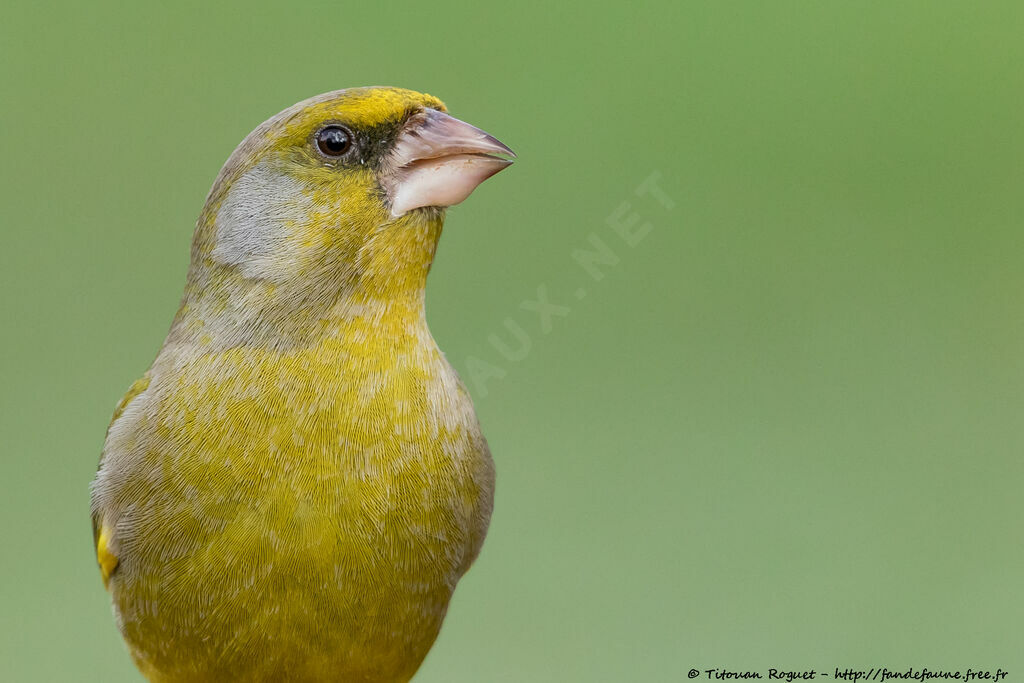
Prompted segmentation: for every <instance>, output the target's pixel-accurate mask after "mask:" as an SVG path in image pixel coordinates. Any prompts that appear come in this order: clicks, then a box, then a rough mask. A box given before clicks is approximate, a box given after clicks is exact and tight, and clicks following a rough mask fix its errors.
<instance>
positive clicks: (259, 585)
mask: <svg viewBox="0 0 1024 683" xmlns="http://www.w3.org/2000/svg"><path fill="white" fill-rule="evenodd" d="M424 106H429V107H435V108H443V105H442V104H441V103H440V101H439V100H437V99H436V98H433V97H431V96H429V95H421V94H418V93H414V92H412V91H407V90H398V89H383V88H375V89H356V90H352V91H340V92H337V93H331V94H330V95H327V96H321V97H320V98H314V99H313V100H309V101H307V102H305V103H300V104H299V105H296V107H293V108H291V109H289V110H286V111H285V112H282V114H280V115H278V116H277V117H274V118H273V119H271V120H270V121H268V122H267V123H265V124H264V125H263V126H261V127H259V128H257V129H256V131H254V132H253V134H252V135H250V136H249V137H248V138H247V139H246V140H245V141H244V142H243V143H242V144H241V145H240V146H239V148H238V149H237V150H236V151H235V153H234V154H233V155H232V158H231V159H229V160H228V162H227V163H226V164H225V166H224V169H223V170H222V171H221V175H220V176H219V177H218V179H217V181H216V182H215V184H214V187H213V189H212V190H211V193H210V196H209V197H208V199H207V204H206V207H205V208H204V210H203V213H202V214H201V216H200V219H199V223H198V225H197V227H196V232H195V238H194V242H193V251H192V265H191V268H190V271H189V276H188V282H187V284H186V287H185V294H184V297H183V300H182V304H181V307H180V309H179V311H178V314H177V315H176V317H175V319H174V323H173V325H172V328H171V331H170V333H169V334H168V337H167V340H166V341H165V343H164V346H163V348H162V349H161V351H160V353H159V355H158V357H157V358H156V360H155V361H154V363H153V365H152V366H151V368H150V369H149V371H148V372H147V373H146V375H145V376H144V377H143V378H142V379H140V380H139V381H137V382H136V383H135V384H134V385H133V386H132V387H131V389H130V390H129V392H128V394H127V395H126V396H125V398H124V399H123V400H122V402H121V403H120V404H119V405H118V408H117V410H116V412H115V414H114V419H113V421H112V422H111V425H110V428H109V430H108V435H107V441H106V444H105V446H104V452H103V459H102V461H101V465H100V470H99V472H98V474H97V478H96V481H95V482H94V484H93V506H92V512H93V520H94V528H97V529H98V530H99V532H98V537H97V557H98V561H99V564H100V568H101V572H102V575H103V580H104V582H105V583H108V584H109V589H110V592H111V595H112V598H113V602H114V607H115V610H116V612H117V615H118V624H119V627H120V628H121V632H122V635H123V636H124V638H125V640H126V642H127V643H128V645H129V649H130V651H131V653H132V656H133V658H134V659H135V661H136V663H137V664H138V666H139V668H140V670H141V671H142V672H143V673H144V674H145V675H146V677H147V678H148V679H149V680H150V681H166V682H171V683H202V682H210V683H212V682H218V683H224V682H231V681H246V682H270V681H298V682H309V683H314V682H324V681H339V682H341V681H362V682H373V683H377V682H380V683H385V682H399V681H408V680H409V679H410V678H411V677H412V675H413V674H414V673H415V671H416V669H417V668H418V667H419V665H420V663H421V662H422V660H423V657H424V656H425V655H426V653H427V651H428V650H429V649H430V647H431V645H432V643H433V642H434V639H435V638H436V636H437V633H438V631H439V629H440V627H441V623H442V620H443V618H444V615H445V612H446V610H447V605H448V601H449V599H450V597H451V595H452V591H453V590H454V589H455V585H456V583H457V582H458V580H459V578H460V577H461V576H462V574H463V573H464V572H465V571H466V570H467V569H468V568H469V566H470V564H471V563H472V562H473V560H474V558H475V557H476V555H477V554H478V552H479V550H480V547H481V545H482V543H483V539H484V535H485V533H486V530H487V526H488V523H489V520H490V514H491V507H492V503H493V486H494V470H493V464H492V461H491V457H490V453H489V451H488V448H487V443H486V441H485V440H484V437H483V435H482V434H481V432H480V427H479V424H478V422H477V419H476V416H475V413H474V411H473V407H472V404H471V402H470V399H469V396H468V394H467V392H466V391H465V389H464V387H463V386H462V384H461V382H460V381H459V379H458V377H457V376H456V375H455V372H454V371H453V370H452V368H451V366H450V365H449V364H448V362H447V361H446V360H445V358H444V355H443V354H442V353H441V352H440V350H439V349H438V348H437V345H436V344H435V342H434V340H433V338H432V337H431V335H430V331H429V329H428V328H427V324H426V320H425V316H424V309H423V293H424V287H425V283H426V276H427V272H428V271H429V269H430V265H431V262H432V260H433V256H434V250H435V248H436V245H437V241H438V239H439V237H440V233H441V226H442V213H441V212H440V211H439V210H436V209H429V210H422V211H414V212H410V213H409V214H406V215H404V216H402V217H401V218H398V219H392V218H390V216H389V212H388V207H387V206H386V205H385V203H384V200H383V199H382V196H381V190H380V187H379V184H378V182H377V179H376V177H375V173H376V169H377V168H378V167H379V164H377V163H376V162H378V161H379V160H375V159H367V160H366V161H365V163H352V164H349V165H347V166H343V165H337V164H334V165H332V164H331V163H328V162H325V160H324V159H323V158H320V157H318V156H317V155H316V151H315V149H314V148H313V147H312V146H311V145H310V144H309V139H310V136H312V135H314V134H315V132H316V130H318V128H319V126H321V125H323V124H324V122H340V123H342V124H344V125H346V126H348V127H350V128H351V129H353V130H357V131H361V132H362V131H365V134H366V136H367V138H366V139H368V140H373V139H374V138H373V136H375V135H384V136H387V135H388V134H389V130H390V129H389V126H399V125H401V124H402V122H404V121H405V120H406V119H407V118H408V116H409V115H410V114H411V113H414V112H415V111H418V110H419V108H422V107H424ZM392 132H393V131H392ZM268 188H269V189H268ZM111 548H115V549H116V552H117V555H116V556H115V554H114V553H113V552H112V550H111ZM115 569H116V570H117V571H116V572H115V571H114V570H115Z"/></svg>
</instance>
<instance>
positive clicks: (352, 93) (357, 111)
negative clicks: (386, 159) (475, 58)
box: [271, 88, 445, 142]
mask: <svg viewBox="0 0 1024 683" xmlns="http://www.w3.org/2000/svg"><path fill="white" fill-rule="evenodd" d="M423 107H430V108H433V109H440V110H441V111H445V106H444V103H443V102H442V101H441V100H439V99H437V98H436V97H434V96H433V95H427V94H425V93H418V92H416V91H414V90H405V89H403V88H350V89H348V90H341V91H338V92H334V93H328V94H326V95H320V96H319V97H314V98H312V99H310V100H306V101H305V102H300V103H299V104H297V105H295V106H294V107H292V109H291V111H290V112H289V113H290V114H291V115H290V116H286V117H285V118H284V120H283V121H282V122H281V123H282V127H281V129H279V130H278V131H277V135H276V136H275V137H277V138H278V139H279V140H281V141H282V142H283V141H286V140H295V139H297V138H299V139H301V138H305V137H306V136H308V135H309V134H310V133H311V132H312V130H313V129H315V128H318V127H319V126H321V125H322V124H323V123H324V122H326V121H338V122H340V123H344V124H347V125H349V126H351V127H353V128H359V129H369V128H375V127H377V126H380V125H384V124H388V123H398V122H399V121H401V120H402V119H403V118H405V116H406V115H407V114H408V113H409V112H410V111H413V110H416V109H421V108H423ZM271 135H274V133H273V132H271Z"/></svg>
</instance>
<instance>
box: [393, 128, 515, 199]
mask: <svg viewBox="0 0 1024 683" xmlns="http://www.w3.org/2000/svg"><path fill="white" fill-rule="evenodd" d="M494 155H501V156H494ZM502 157H515V153H514V152H513V151H512V150H511V149H509V148H508V147H507V146H505V145H504V144H502V143H501V142H499V141H498V140H497V139H496V138H494V137H492V136H491V135H488V134H487V133H485V132H484V131H482V130H480V129H479V128H477V127H476V126H471V125H470V124H468V123H466V122H464V121H460V120H458V119H457V118H454V117H452V116H448V114H445V113H443V112H440V111H437V110H436V109H424V110H423V111H422V112H420V113H418V114H416V115H415V116H413V117H412V118H410V119H409V121H407V122H406V124H405V126H404V127H403V129H402V132H401V133H399V136H398V139H397V140H396V141H395V145H394V148H393V149H392V151H391V154H390V156H389V158H388V160H387V163H386V170H385V171H384V173H383V174H382V175H381V184H382V185H383V187H384V189H385V191H386V192H387V194H388V198H389V200H390V201H391V215H392V216H394V217H398V216H401V215H403V214H405V213H407V212H409V211H412V210H413V209H418V208H420V207H424V206H454V205H455V204H458V203H459V202H461V201H463V200H464V199H465V198H466V197H468V196H469V195H470V194H472V192H473V190H475V189H476V188H477V186H478V185H479V184H480V183H482V182H483V181H485V180H487V179H488V178H490V177H491V176H492V175H494V174H495V173H497V172H498V171H500V170H502V169H503V168H507V167H508V166H510V165H511V164H512V160H511V159H506V158H502Z"/></svg>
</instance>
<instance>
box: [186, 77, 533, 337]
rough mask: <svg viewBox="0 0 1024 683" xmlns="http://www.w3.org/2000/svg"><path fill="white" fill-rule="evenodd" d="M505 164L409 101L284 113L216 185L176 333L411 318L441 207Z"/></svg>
mask: <svg viewBox="0 0 1024 683" xmlns="http://www.w3.org/2000/svg"><path fill="white" fill-rule="evenodd" d="M512 156H514V154H513V152H512V150H510V149H509V148H508V147H506V146H505V145H504V144H502V143H501V142H499V141H498V140H496V139H495V138H493V137H492V136H490V135H488V134H487V133H485V132H484V131H482V130H480V129H479V128H476V127H474V126H472V125H470V124H468V123H465V122H463V121H460V120H458V119H456V118H454V117H452V116H450V115H449V114H448V113H447V110H446V108H445V105H444V104H443V103H442V102H441V101H440V100H439V99H437V98H436V97H433V96H431V95H426V94H421V93H417V92H413V91H411V90H403V89H398V88H383V87H375V88H353V89H348V90H340V91H336V92H331V93H326V94H324V95H319V96H317V97H314V98H311V99H308V100H305V101H303V102H300V103H298V104H296V105H294V106H292V107H289V108H288V109H286V110H284V111H282V112H281V113H279V114H277V115H276V116H274V117H272V118H270V119H269V120H267V121H266V122H264V123H263V124H261V125H260V126H258V127H257V128H256V129H255V130H254V131H253V132H252V133H250V134H249V135H248V136H247V137H246V138H245V140H243V141H242V143H241V144H240V145H239V146H238V147H237V148H236V149H235V151H234V153H233V154H232V155H231V157H230V158H229V159H228V161H227V162H226V163H225V165H224V167H223V168H222V169H221V172H220V174H219V176H218V177H217V180H216V181H215V182H214V184H213V187H212V189H211V190H210V194H209V196H208V197H207V201H206V205H205V207H204V209H203V212H202V214H201V215H200V218H199V222H198V224H197V228H196V233H195V237H194V239H193V247H192V264H191V267H190V271H189V282H188V285H187V286H186V292H185V297H184V301H183V306H182V312H180V313H179V316H178V319H176V325H175V327H176V329H180V330H186V329H192V330H193V331H197V330H199V329H200V328H205V332H203V333H205V334H207V335H208V336H209V335H210V334H211V333H212V332H213V331H214V330H216V331H217V332H219V333H220V334H221V336H223V335H225V334H228V336H232V335H230V334H229V333H231V332H232V331H234V332H235V333H236V334H235V335H234V336H237V333H238V332H239V331H240V330H245V331H247V332H250V333H256V332H258V331H259V330H261V329H262V330H263V331H264V332H265V333H271V332H273V331H275V330H276V331H278V332H280V331H282V330H284V331H287V330H288V329H290V327H289V326H290V325H292V324H293V323H295V320H296V319H300V320H303V319H304V320H313V321H317V320H322V319H324V318H325V317H330V316H331V315H334V314H337V313H338V312H339V311H340V310H342V309H345V310H348V311H351V310H363V311H365V310H367V309H371V310H372V309H375V308H382V307H383V308H387V309H396V308H401V307H403V306H407V307H408V306H411V307H413V308H416V307H417V306H419V307H420V308H421V307H422V296H423V289H424V286H425V281H426V275H427V272H428V271H429V269H430V265H431V263H432V261H433V256H434V250H435V248H436V245H437V241H438V238H439V237H440V233H441V226H442V222H443V217H444V209H445V207H448V206H452V205H454V204H458V203H459V202H461V201H462V200H464V199H465V198H466V197H468V196H469V194H470V193H471V192H472V191H473V190H474V189H475V188H476V187H477V186H478V185H479V184H480V183H482V182H483V181H484V180H486V179H487V178H489V177H490V176H492V175H494V174H495V173H497V172H498V171H500V170H502V169H503V168H505V167H507V166H508V165H509V164H511V163H512V162H511V160H510V159H509V157H512ZM310 324H313V323H310ZM292 332H293V333H297V332H298V330H292ZM197 333H198V332H197Z"/></svg>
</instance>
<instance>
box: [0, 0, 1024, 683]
mask: <svg viewBox="0 0 1024 683" xmlns="http://www.w3.org/2000/svg"><path fill="white" fill-rule="evenodd" d="M3 15H4V16H3V21H2V24H0V74H2V90H0V93H2V104H0V124H2V125H0V140H2V147H0V150H2V158H0V174H2V178H0V180H2V182H0V206H2V207H3V219H2V231H3V233H2V237H3V247H2V249H0V278H2V292H3V294H2V306H3V310H2V319H3V321H4V325H3V335H2V342H0V343H2V349H0V358H2V359H3V388H2V390H0V399H2V401H3V404H2V410H0V421H2V437H3V449H4V451H5V454H4V461H3V462H4V468H3V473H2V477H0V479H2V481H3V492H2V496H0V506H2V515H3V516H2V518H3V520H4V522H5V525H4V527H5V530H4V541H3V546H4V549H3V551H2V553H0V556H2V558H0V563H2V564H0V566H2V576H0V579H2V580H0V605H2V606H3V607H2V613H3V620H2V622H0V679H2V680H4V681H14V682H21V681H104V682H110V681H139V680H141V679H140V677H139V676H138V674H137V673H136V672H135V670H134V668H133V666H132V664H131V663H130V661H129V657H128V655H127V654H126V652H125V650H124V648H123V646H122V644H121V641H120V638H119V636H118V634H117V632H116V629H115V626H114V622H113V619H112V617H111V614H110V608H109V606H108V600H107V596H106V594H105V593H104V591H103V589H102V586H101V583H100V580H99V576H98V572H97V570H96V568H95V566H94V560H93V551H92V547H91V538H90V531H89V523H88V483H89V481H90V479H91V477H92V474H93V471H94V469H95V466H96V462H97V459H98V455H99V451H100V447H101V444H102V441H103V436H104V430H105V428H106V425H107V422H108V420H109V418H110V414H111V411H112V408H113V406H114V404H115V402H116V401H117V399H118V398H119V397H120V395H121V394H122V392H123V391H124V390H125V389H126V388H127V387H128V385H129V384H130V383H131V382H132V381H133V380H134V379H135V378H136V377H137V376H139V375H140V374H141V373H142V372H143V371H144V370H145V369H146V367H147V366H148V364H149V362H150V361H151V360H152V358H153V356H154V354H155V352H156V350H157V348H158V347H159V345H160V342H161V341H162V339H163V336H164V334H165V332H166V330H167V327H168V325H169V323H170V320H171V317H172V315H173V313H174V311H175V309H176V306H177V303H178V298H179V296H180V293H181V288H182V285H183V281H184V275H185V270H186V266H187V258H188V251H189V241H190V237H191V230H192V226H193V223H194V221H195V218H196V216H197V214H198V212H199V209H200V207H201V206H202V203H203V199H204V197H205V194H206V191H207V189H208V188H209V185H210V183H211V182H212V181H213V178H214V177H215V175H216V173H217V171H218V169H219V168H220V165H221V163H222V162H223V161H224V160H225V159H226V158H227V156H228V154H229V153H230V152H231V150H232V149H233V147H234V146H235V144H237V143H238V142H239V141H240V140H241V139H242V137H243V136H244V135H245V134H246V133H248V131H249V130H250V129H252V128H253V127H254V126H256V125H257V124H258V123H260V122H261V121H262V120H264V119H265V118H267V117H269V116H271V115H272V114H274V113H276V112H277V111H279V110H280V109H283V108H284V107H286V106H288V105H290V104H292V103H293V102H296V101H298V100H300V99H303V98H305V97H308V96H310V95H313V94H316V93H319V92H322V91H326V90H332V89H336V88H340V87H345V86H352V85H370V84H391V85H401V86H405V87H410V88H414V89H417V90H423V91H427V92H431V93H434V94H436V95H439V96H441V97H442V98H443V99H445V100H446V101H447V103H448V105H449V107H450V109H451V110H452V112H453V113H454V114H455V115H456V116H459V117H460V118H464V119H466V120H468V121H470V122H472V123H475V124H477V125H479V126H481V127H483V128H485V129H486V130H488V131H489V132H492V133H493V134H495V135H496V136H498V137H499V138H500V139H501V140H503V141H505V142H506V143H508V144H509V145H510V146H511V147H513V148H514V149H515V150H516V151H517V152H518V153H519V157H520V160H519V161H518V162H517V163H516V164H515V165H514V166H513V167H512V168H511V169H510V170H508V171H506V172H505V173H502V174H501V175H500V176H499V177H497V178H495V179H494V180H491V181H490V182H488V183H486V184H485V185H484V186H483V187H481V188H480V190H478V192H477V193H475V194H474V196H473V197H472V198H471V199H470V200H469V201H468V202H466V203H465V204H464V205H462V206H460V207H457V208H456V209H455V210H453V211H451V213H450V216H449V220H448V223H447V227H446V232H445V236H444V239H443V240H442V243H441V248H440V252H439V255H438V259H437V262H436V264H435V267H434V271H433V274H432V276H431V281H430V287H429V292H428V314H429V319H430V323H431V327H432V329H433V331H434V333H435V336H436V337H437V339H438V341H439V342H440V344H441V346H442V348H444V349H445V350H446V351H447V353H448V356H449V358H450V359H452V361H453V362H454V363H455V365H456V367H457V368H458V369H459V370H460V372H461V373H462V374H463V376H464V377H465V378H466V380H467V383H468V384H469V386H470V389H471V390H472V392H473V393H474V395H475V397H476V402H477V408H478V412H479V414H480V418H481V421H482V422H483V425H484V428H485V432H486V434H487V436H488V438H489V440H490V443H491V446H492V450H493V451H494V454H495V458H496V461H497V465H498V474H499V482H498V497H497V507H496V511H495V515H494V522H493V525H492V527H491V533H490V536H489V539H488V542H487V545H486V546H485V549H484V552H483V554H482V556H481V557H480V560H479V562H478V564H477V565H476V566H475V567H474V569H473V570H472V571H471V572H470V573H469V574H468V575H467V576H466V578H465V579H464V581H463V582H462V584H461V587H460V589H459V591H457V593H456V596H455V599H454V601H453V604H452V608H451V611H450V613H449V617H448V620H447V622H446V625H445V628H444V630H443V632H442V634H441V637H440V639H439V640H438V642H437V644H436V646H435V647H434V650H433V651H432V652H431V654H430V655H429V657H428V658H427V661H426V663H425V665H424V667H423V669H422V670H421V673H420V675H419V676H418V678H417V681H421V682H423V683H427V682H431V681H432V682H436V683H441V682H479V681H558V682H572V681H678V680H686V675H687V674H686V672H687V670H688V669H690V668H691V667H693V668H697V669H700V670H704V669H708V668H712V667H716V668H724V669H730V670H742V669H753V670H759V671H761V672H762V673H765V672H766V671H767V668H768V667H776V668H782V669H817V670H819V671H820V670H825V671H829V672H832V673H834V671H833V669H834V668H835V667H840V668H846V667H855V668H860V667H863V668H869V667H872V666H874V667H880V666H885V667H888V668H890V669H903V670H905V669H906V668H907V667H910V666H913V667H929V668H931V669H942V668H948V669H961V670H963V669H966V668H968V667H974V668H979V667H980V668H983V669H992V670H994V669H996V668H997V667H1002V668H1003V669H1004V670H1005V669H1009V670H1010V672H1011V673H1010V678H1009V679H1007V680H1008V681H1010V683H1013V681H1015V680H1016V681H1024V654H1022V651H1024V648H1022V646H1021V644H1022V632H1024V628H1022V623H1024V543H1022V528H1024V526H1022V523H1024V503H1022V502H1021V491H1022V485H1024V458H1022V451H1024V422H1022V420H1021V417H1022V416H1024V309H1022V306H1021V301H1020V294H1021V292H1022V291H1024V248H1022V247H1024V234H1022V209H1024V193H1022V185H1024V125H1022V124H1024V39H1022V36H1024V5H1021V4H1020V3H1011V2H1006V3H996V2H989V3H963V2H934V1H931V2H900V3H891V2H865V3H833V2H773V3H762V2H700V3H682V2H670V1H667V0H666V1H664V2H637V3H624V2H617V3H610V2H607V3H601V2H590V3H580V4H577V5H574V6H570V5H565V4H559V3H554V2H519V3H515V4H514V5H512V4H510V5H509V6H508V7H504V8H498V7H496V6H488V5H486V4H477V5H468V4H464V3H457V2H447V1H445V0H434V1H433V2H429V3H410V4H407V5H405V6H399V5H394V4H377V3H351V4H349V3H324V4H319V5H294V6H292V5H288V6H286V3H265V4H264V3H249V4H246V5H239V6H234V7H229V6H228V5H225V4H219V3H203V4H199V3H196V4H190V5H185V4H176V5H175V6H174V7H161V6H160V5H159V4H158V3H151V4H148V5H147V6H141V4H140V5H134V6H133V5H128V4H125V5H124V6H121V5H114V4H110V3H80V4H79V3H75V4H72V3H65V4H59V5H43V4H33V5H29V4H28V3H18V5H17V6H12V5H8V6H7V7H6V8H5V9H4V12H3ZM652 173H656V174H659V175H657V176H655V177H656V178H657V179H658V180H657V182H658V183H659V186H660V188H661V189H662V190H663V191H664V193H665V195H666V197H667V200H668V201H661V202H659V201H658V197H657V196H655V195H650V194H648V195H645V196H638V195H637V194H636V188H637V186H638V185H639V184H640V183H641V182H642V181H643V180H644V179H646V178H649V177H651V174H652ZM624 203H625V204H628V206H624ZM666 204H672V208H671V209H669V208H666V206H665V205H666ZM619 212H621V213H619ZM634 213H635V214H637V215H638V216H640V219H639V220H640V221H641V222H642V223H643V222H646V223H649V224H650V226H651V227H650V229H649V231H648V232H647V233H646V235H645V236H644V238H643V239H642V240H640V241H639V243H637V244H636V245H635V246H629V245H628V244H627V243H626V242H625V241H623V240H622V239H621V237H620V236H619V235H617V234H616V232H615V231H614V230H613V229H612V227H611V226H610V225H609V219H610V218H612V222H615V219H614V217H615V216H620V217H621V216H629V215H632V214H634ZM623 220H625V219H623ZM642 223H637V224H636V225H635V226H634V229H636V230H640V229H641V226H642ZM595 238H596V239H597V240H600V241H601V242H602V243H603V244H604V245H606V246H607V248H608V249H610V250H612V251H613V252H614V255H615V258H616V259H618V262H617V263H616V264H615V265H605V266H602V272H603V275H604V276H603V278H601V279H600V280H594V279H593V278H592V277H591V275H590V274H588V272H587V270H586V269H584V268H583V267H581V265H580V264H579V263H578V256H579V254H578V253H577V252H578V250H580V249H591V250H592V249H593V246H592V242H591V240H593V239H595ZM574 253H575V254H576V257H577V258H574ZM538 287H544V288H545V290H546V292H547V296H548V298H549V299H550V300H551V301H552V302H553V303H556V304H559V305H562V306H565V307H568V309H569V311H568V313H567V314H566V315H559V316H556V317H554V318H552V319H551V320H550V321H549V322H550V323H551V327H550V329H549V330H548V331H547V332H545V331H544V329H543V328H542V325H541V319H540V317H539V316H537V315H536V313H535V312H533V311H531V310H529V309H528V308H523V307H522V303H523V302H524V301H527V302H528V301H530V300H533V299H535V298H536V294H537V290H538ZM580 290H582V292H581V291H580ZM581 294H582V295H583V296H582V298H579V297H580V295H581ZM527 306H529V304H527ZM562 313H565V311H564V310H563V311H562ZM508 320H511V321H512V322H511V323H507V322H506V321H508ZM507 324H508V325H511V326H512V328H513V329H516V327H517V326H518V329H519V330H521V331H522V332H521V334H522V335H525V337H526V338H528V340H529V348H528V349H527V350H526V351H525V352H523V353H519V354H508V355H513V356H514V357H515V358H516V359H515V360H510V359H508V358H506V357H505V356H503V355H502V353H501V351H500V350H499V348H498V347H500V346H501V345H502V344H504V345H505V346H507V347H512V348H511V349H506V353H507V352H508V351H509V350H515V347H517V346H520V341H521V340H520V341H516V337H515V335H514V334H513V333H512V332H510V331H509V328H508V327H506V325H507ZM492 335H495V336H496V337H497V339H498V345H497V346H496V345H495V344H494V343H492V341H491V337H492ZM520 350H521V349H520ZM473 358H475V359H477V360H475V361H473V360H471V359H473ZM471 369H473V372H471V371H470V370H471ZM481 372H482V373H485V374H486V373H490V374H492V375H501V376H500V377H497V376H494V377H489V378H488V377H487V376H485V377H483V378H482V379H481V377H480V374H481ZM474 374H475V375H476V379H475V380H474V379H473V377H472V375H474ZM701 680H706V678H705V677H704V676H703V675H702V677H701Z"/></svg>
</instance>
